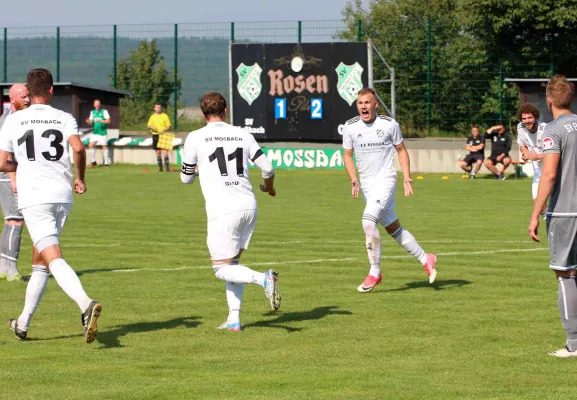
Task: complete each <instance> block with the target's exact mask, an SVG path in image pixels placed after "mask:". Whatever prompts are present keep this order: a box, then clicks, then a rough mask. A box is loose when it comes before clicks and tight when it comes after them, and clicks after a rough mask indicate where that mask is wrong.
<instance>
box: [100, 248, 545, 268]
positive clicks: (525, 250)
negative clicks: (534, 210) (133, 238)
mask: <svg viewBox="0 0 577 400" xmlns="http://www.w3.org/2000/svg"><path fill="white" fill-rule="evenodd" d="M543 250H547V248H544V247H539V248H536V249H497V250H486V251H467V252H449V253H438V254H437V256H439V257H452V256H473V255H483V254H497V253H524V252H533V251H543ZM412 257H413V256H411V255H405V256H383V257H381V259H383V260H394V259H400V258H412ZM359 260H364V258H359V257H344V258H319V259H315V260H291V261H270V262H260V263H258V262H257V263H250V266H255V267H256V266H261V267H264V266H272V265H290V264H317V263H331V262H341V261H359ZM209 268H212V267H210V266H207V265H196V266H188V267H178V268H132V269H111V270H110V271H109V272H140V271H156V272H168V271H183V270H187V269H209Z"/></svg>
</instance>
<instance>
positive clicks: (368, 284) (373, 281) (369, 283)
mask: <svg viewBox="0 0 577 400" xmlns="http://www.w3.org/2000/svg"><path fill="white" fill-rule="evenodd" d="M382 280H383V275H382V274H379V277H378V278H376V277H374V276H372V275H367V277H366V278H365V280H364V281H363V283H361V285H360V286H359V287H358V288H357V290H358V291H359V292H361V293H366V292H370V291H371V290H373V289H374V288H375V286H377V285H378V284H379V283H381V281H382Z"/></svg>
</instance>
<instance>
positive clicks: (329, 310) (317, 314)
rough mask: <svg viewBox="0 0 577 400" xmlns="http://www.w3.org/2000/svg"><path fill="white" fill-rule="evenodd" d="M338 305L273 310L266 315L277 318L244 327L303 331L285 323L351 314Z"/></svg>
mask: <svg viewBox="0 0 577 400" xmlns="http://www.w3.org/2000/svg"><path fill="white" fill-rule="evenodd" d="M338 308H339V307H338V306H325V307H317V308H313V309H312V310H309V311H294V312H287V313H282V314H280V315H279V314H278V313H276V312H274V311H271V312H269V313H267V314H265V316H276V318H275V319H269V320H264V321H257V322H253V323H250V324H247V325H244V326H243V328H277V329H285V330H286V331H287V332H298V331H302V330H303V328H293V327H290V326H286V325H283V324H284V323H287V322H298V321H310V320H315V319H322V318H325V317H327V316H329V315H351V314H352V312H350V311H346V310H339V309H338Z"/></svg>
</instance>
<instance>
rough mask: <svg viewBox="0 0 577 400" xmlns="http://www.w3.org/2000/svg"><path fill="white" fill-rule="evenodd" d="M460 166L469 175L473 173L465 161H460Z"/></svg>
mask: <svg viewBox="0 0 577 400" xmlns="http://www.w3.org/2000/svg"><path fill="white" fill-rule="evenodd" d="M459 166H460V167H461V169H462V170H463V171H465V172H467V173H469V172H471V166H470V165H469V164H467V163H466V162H465V161H463V160H460V161H459Z"/></svg>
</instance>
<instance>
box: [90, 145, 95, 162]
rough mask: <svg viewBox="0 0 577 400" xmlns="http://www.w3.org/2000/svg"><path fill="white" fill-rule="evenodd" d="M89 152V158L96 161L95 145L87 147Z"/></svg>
mask: <svg viewBox="0 0 577 400" xmlns="http://www.w3.org/2000/svg"><path fill="white" fill-rule="evenodd" d="M88 150H89V152H90V159H91V160H92V162H93V163H95V162H96V147H93V148H91V149H88Z"/></svg>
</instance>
